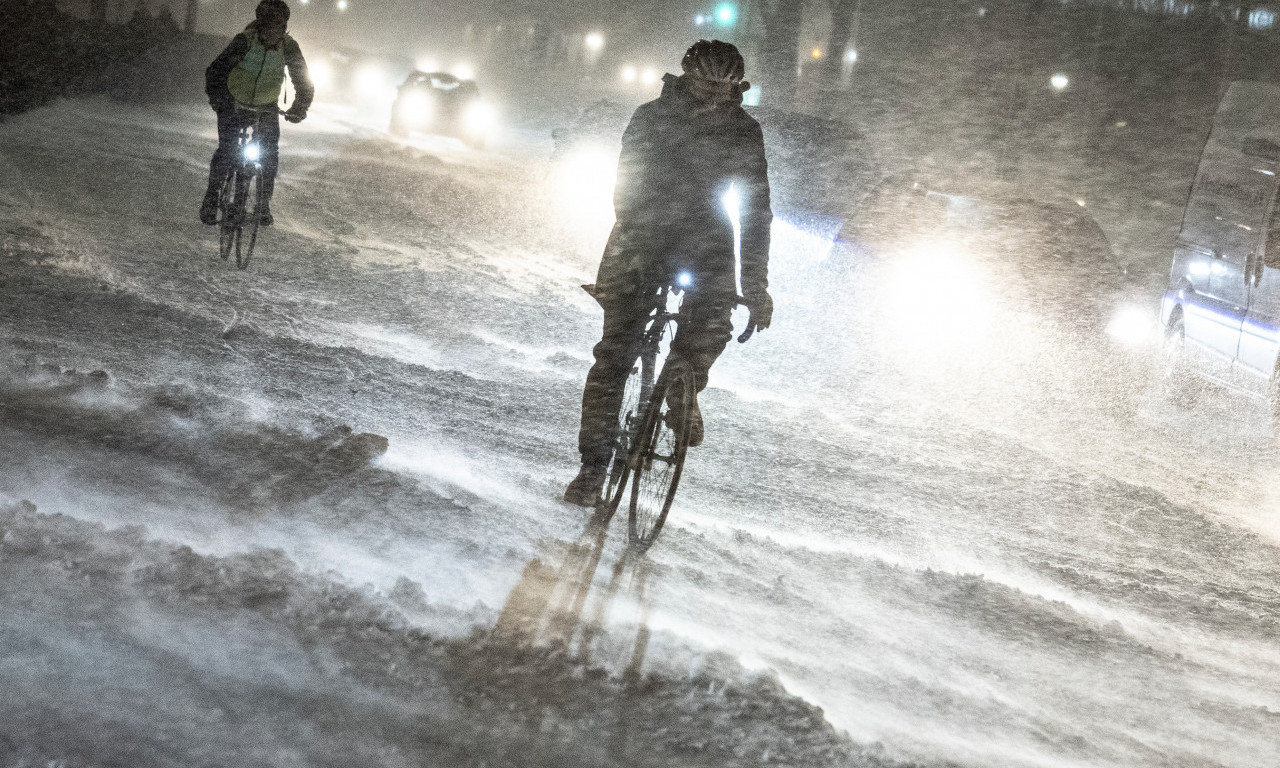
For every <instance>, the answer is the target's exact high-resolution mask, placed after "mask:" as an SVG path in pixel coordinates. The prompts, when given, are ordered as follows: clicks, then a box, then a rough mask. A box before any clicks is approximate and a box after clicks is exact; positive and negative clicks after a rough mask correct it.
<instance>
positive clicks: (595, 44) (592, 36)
mask: <svg viewBox="0 0 1280 768" xmlns="http://www.w3.org/2000/svg"><path fill="white" fill-rule="evenodd" d="M582 42H583V43H584V44H585V45H586V46H587V50H588V51H599V50H602V49H603V48H604V34H603V33H600V32H588V33H587V36H586V37H585V38H583V40H582Z"/></svg>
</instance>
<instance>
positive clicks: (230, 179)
mask: <svg viewBox="0 0 1280 768" xmlns="http://www.w3.org/2000/svg"><path fill="white" fill-rule="evenodd" d="M238 184H239V174H238V173H237V172H236V171H235V170H234V169H233V170H231V171H230V172H228V173H227V177H226V178H225V179H223V181H222V189H221V191H219V192H218V211H219V212H220V213H221V216H220V217H219V219H218V255H219V256H221V257H222V260H223V261H226V260H227V259H228V258H230V257H231V249H232V248H234V247H235V242H236V238H237V236H238V235H239V233H240V224H239V221H240V216H239V214H238V213H237V211H236V199H235V198H236V187H237V185H238Z"/></svg>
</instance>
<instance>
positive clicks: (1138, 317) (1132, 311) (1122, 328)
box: [1107, 306, 1159, 347]
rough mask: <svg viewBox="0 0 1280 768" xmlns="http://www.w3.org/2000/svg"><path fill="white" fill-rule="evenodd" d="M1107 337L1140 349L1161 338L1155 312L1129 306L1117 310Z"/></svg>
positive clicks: (1112, 317)
mask: <svg viewBox="0 0 1280 768" xmlns="http://www.w3.org/2000/svg"><path fill="white" fill-rule="evenodd" d="M1107 335H1108V336H1110V337H1111V338H1113V339H1115V340H1116V341H1118V342H1120V343H1121V344H1124V345H1125V346H1129V347H1140V346H1143V345H1144V344H1149V343H1152V342H1154V341H1155V340H1156V339H1158V338H1159V329H1158V328H1157V326H1156V318H1155V315H1154V313H1153V312H1151V311H1150V310H1148V309H1146V308H1145V307H1138V306H1127V307H1121V308H1120V309H1118V310H1116V312H1115V314H1114V315H1112V316H1111V320H1110V322H1108V323H1107Z"/></svg>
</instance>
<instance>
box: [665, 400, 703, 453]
mask: <svg viewBox="0 0 1280 768" xmlns="http://www.w3.org/2000/svg"><path fill="white" fill-rule="evenodd" d="M681 399H682V397H681V396H677V395H676V394H675V393H671V394H668V395H667V415H666V422H667V426H668V427H670V428H671V430H672V431H673V432H675V431H679V430H680V424H679V423H678V421H677V419H676V414H678V413H680V408H681V403H680V400H681ZM687 426H688V429H689V447H690V448H697V447H698V446H700V445H702V440H703V438H705V437H706V430H705V429H704V428H703V426H702V409H701V408H699V407H698V395H697V393H696V392H695V393H694V395H693V402H692V403H691V404H690V406H689V423H688V425H687Z"/></svg>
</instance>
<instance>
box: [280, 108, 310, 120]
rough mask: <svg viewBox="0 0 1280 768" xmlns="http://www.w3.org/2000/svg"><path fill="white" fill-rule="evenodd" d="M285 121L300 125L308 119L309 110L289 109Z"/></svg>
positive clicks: (285, 114)
mask: <svg viewBox="0 0 1280 768" xmlns="http://www.w3.org/2000/svg"><path fill="white" fill-rule="evenodd" d="M284 119H285V120H288V121H289V122H291V123H300V122H302V121H303V120H306V119H307V110H305V109H298V108H296V107H289V111H288V112H285V113H284Z"/></svg>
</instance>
